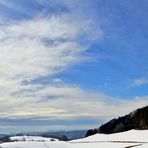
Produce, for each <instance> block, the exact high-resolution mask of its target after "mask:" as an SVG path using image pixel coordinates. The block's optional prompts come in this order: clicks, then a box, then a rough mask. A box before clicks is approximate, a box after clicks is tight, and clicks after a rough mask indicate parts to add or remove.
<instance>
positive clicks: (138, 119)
mask: <svg viewBox="0 0 148 148" xmlns="http://www.w3.org/2000/svg"><path fill="white" fill-rule="evenodd" d="M131 129H139V130H144V129H148V106H146V107H143V108H139V109H137V110H135V111H134V112H131V113H129V114H127V115H125V116H122V117H119V118H115V119H112V120H111V121H109V122H107V123H105V124H103V125H102V126H100V127H99V128H96V129H90V130H88V131H87V133H86V135H85V136H86V137H87V136H90V135H94V134H96V133H104V134H111V133H117V132H123V131H128V130H131Z"/></svg>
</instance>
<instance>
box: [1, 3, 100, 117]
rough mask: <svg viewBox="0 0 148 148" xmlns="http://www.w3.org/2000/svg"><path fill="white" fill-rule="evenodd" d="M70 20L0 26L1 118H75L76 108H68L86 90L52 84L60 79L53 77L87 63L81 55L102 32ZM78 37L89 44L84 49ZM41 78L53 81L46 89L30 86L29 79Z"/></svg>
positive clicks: (41, 18)
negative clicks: (82, 62) (80, 63)
mask: <svg viewBox="0 0 148 148" xmlns="http://www.w3.org/2000/svg"><path fill="white" fill-rule="evenodd" d="M7 2H8V1H7ZM71 17H72V16H70V14H66V15H62V16H61V15H60V16H58V15H55V16H50V17H48V16H46V17H45V16H43V15H42V16H39V17H36V18H34V19H32V20H23V21H21V22H15V23H11V24H9V25H1V27H0V59H1V62H0V102H1V103H0V110H1V113H0V116H1V117H13V118H19V117H24V118H27V117H36V116H39V117H48V118H58V117H59V118H73V117H77V116H78V114H79V112H78V111H77V112H75V111H74V110H75V107H73V109H74V110H70V108H69V106H73V105H74V103H75V102H77V103H79V102H81V101H79V99H80V98H81V99H82V97H83V98H85V97H86V96H85V92H83V91H82V90H81V89H80V88H77V87H74V86H66V84H64V82H62V81H58V82H57V81H55V80H59V79H58V78H57V79H55V78H54V77H55V74H58V73H60V72H61V71H63V70H66V69H68V68H69V67H70V66H72V65H73V64H76V63H78V62H81V61H84V60H86V59H87V57H85V56H83V52H85V51H86V50H87V48H88V46H89V44H90V43H91V42H92V41H94V39H98V38H101V37H102V30H101V29H97V31H95V33H94V32H92V28H93V27H94V26H93V25H92V23H93V22H92V21H90V20H82V22H77V21H76V20H73V21H72V19H71ZM98 28H99V26H98ZM93 29H94V28H93ZM79 37H81V38H82V37H83V39H84V40H87V43H86V45H84V44H81V42H79V40H78V38H79ZM45 76H48V79H51V81H52V83H51V84H48V86H47V85H43V84H32V81H33V80H36V79H37V78H40V79H42V78H43V77H45ZM24 82H26V84H23V83H24ZM57 83H61V84H60V86H58V87H57ZM86 94H87V93H86ZM48 97H50V98H48ZM81 99H80V100H81ZM83 101H85V99H83ZM80 104H81V103H80ZM73 111H74V112H73ZM79 111H80V109H79ZM84 115H87V113H84ZM84 115H80V116H84Z"/></svg>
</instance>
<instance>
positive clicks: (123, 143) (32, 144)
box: [0, 130, 148, 148]
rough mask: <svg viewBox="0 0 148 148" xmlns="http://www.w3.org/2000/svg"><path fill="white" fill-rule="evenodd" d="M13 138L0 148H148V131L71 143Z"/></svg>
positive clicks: (132, 131)
mask: <svg viewBox="0 0 148 148" xmlns="http://www.w3.org/2000/svg"><path fill="white" fill-rule="evenodd" d="M25 138H26V140H25V141H24V137H21V136H20V137H11V139H12V140H17V142H10V143H3V144H1V145H0V148H99V147H100V148H130V147H133V148H134V147H136V148H148V130H141V131H140V130H131V131H127V132H122V133H116V134H110V135H104V134H96V135H93V136H90V137H87V138H83V139H78V140H73V141H69V142H62V141H58V140H56V141H52V140H51V138H49V139H48V138H42V137H27V136H25Z"/></svg>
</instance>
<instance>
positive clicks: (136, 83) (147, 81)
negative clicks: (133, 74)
mask: <svg viewBox="0 0 148 148" xmlns="http://www.w3.org/2000/svg"><path fill="white" fill-rule="evenodd" d="M146 84H148V79H145V78H139V79H135V80H134V81H133V83H132V86H133V87H140V86H142V85H146Z"/></svg>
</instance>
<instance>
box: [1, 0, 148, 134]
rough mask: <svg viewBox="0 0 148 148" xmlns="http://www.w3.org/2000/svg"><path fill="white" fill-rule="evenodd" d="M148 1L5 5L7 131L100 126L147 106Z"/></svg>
mask: <svg viewBox="0 0 148 148" xmlns="http://www.w3.org/2000/svg"><path fill="white" fill-rule="evenodd" d="M147 3H148V2H147V1H146V0H141V1H139V0H124V1H123V0H118V1H117V0H112V1H110V0H93V1H92V0H81V2H80V0H54V1H53V0H21V1H20V0H0V53H1V54H0V59H1V63H0V67H1V68H0V104H1V105H0V112H1V113H0V118H1V119H0V130H1V132H6V133H7V132H19V131H38V130H39V129H40V130H42V131H44V130H73V129H82V128H83V129H84V128H91V127H97V126H99V125H100V124H101V123H104V122H105V121H107V120H109V119H112V118H114V117H117V116H119V115H124V114H126V113H128V112H130V111H132V110H134V109H136V108H138V107H142V106H145V105H147V103H148V91H147V90H148V67H147V65H148V60H147V56H148V50H147V48H148V45H147V36H148V29H147V26H148V21H147V15H148V8H147V7H148V4H147Z"/></svg>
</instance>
